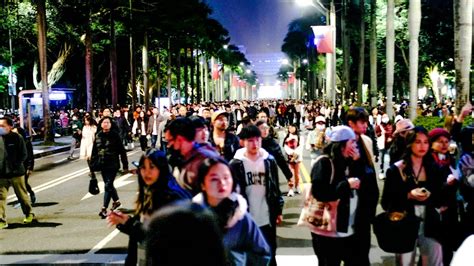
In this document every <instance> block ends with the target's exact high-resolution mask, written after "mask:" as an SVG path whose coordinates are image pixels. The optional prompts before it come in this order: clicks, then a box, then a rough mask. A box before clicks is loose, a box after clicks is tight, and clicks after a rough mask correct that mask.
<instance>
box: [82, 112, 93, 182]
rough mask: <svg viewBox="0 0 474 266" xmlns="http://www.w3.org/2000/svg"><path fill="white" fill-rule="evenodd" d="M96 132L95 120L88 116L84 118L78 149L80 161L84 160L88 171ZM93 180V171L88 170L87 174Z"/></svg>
mask: <svg viewBox="0 0 474 266" xmlns="http://www.w3.org/2000/svg"><path fill="white" fill-rule="evenodd" d="M96 132H97V125H96V122H95V120H94V119H93V118H92V117H91V116H90V115H88V114H86V115H85V116H84V126H83V127H82V134H81V135H82V137H81V146H80V148H79V155H80V158H81V159H86V161H87V166H88V167H89V169H90V160H91V156H92V148H93V146H94V140H95V134H96ZM89 175H90V176H91V177H92V178H95V173H94V171H92V170H90V174H89Z"/></svg>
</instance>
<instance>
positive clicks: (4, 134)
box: [0, 117, 35, 229]
mask: <svg viewBox="0 0 474 266" xmlns="http://www.w3.org/2000/svg"><path fill="white" fill-rule="evenodd" d="M12 128H13V120H12V119H11V118H10V117H2V118H0V173H2V174H1V175H0V229H4V228H7V227H8V223H7V217H6V214H5V207H6V203H7V196H8V189H9V188H10V186H12V187H13V189H14V191H15V195H16V196H17V198H18V201H19V202H20V205H21V210H22V211H23V214H24V215H25V219H23V223H25V224H29V223H32V222H33V220H34V219H35V215H34V214H33V212H32V211H33V208H32V207H31V203H30V200H29V198H28V192H27V190H26V185H25V176H24V175H25V172H26V170H25V166H24V162H25V160H26V159H27V157H28V154H27V151H26V145H25V142H24V140H23V138H22V137H21V136H20V135H19V134H17V133H15V132H13V131H12Z"/></svg>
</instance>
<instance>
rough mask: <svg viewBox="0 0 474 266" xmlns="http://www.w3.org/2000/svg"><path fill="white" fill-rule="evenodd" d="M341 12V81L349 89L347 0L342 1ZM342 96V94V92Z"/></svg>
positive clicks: (349, 57) (349, 46) (349, 56)
mask: <svg viewBox="0 0 474 266" xmlns="http://www.w3.org/2000/svg"><path fill="white" fill-rule="evenodd" d="M342 8H343V10H344V11H343V12H344V14H343V15H342V17H341V30H342V34H343V35H342V49H343V53H342V54H343V74H342V81H343V85H342V86H343V88H344V89H345V91H349V92H350V91H351V86H350V71H351V70H350V67H351V66H350V59H351V43H350V42H351V39H350V35H349V29H348V28H347V26H346V22H347V19H348V13H347V2H346V0H344V1H343V7H342ZM342 97H344V94H342Z"/></svg>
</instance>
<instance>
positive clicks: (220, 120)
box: [209, 111, 240, 161]
mask: <svg viewBox="0 0 474 266" xmlns="http://www.w3.org/2000/svg"><path fill="white" fill-rule="evenodd" d="M211 125H212V131H211V133H210V136H209V142H210V143H211V145H212V146H213V147H214V148H216V150H217V151H218V152H219V153H220V155H221V156H222V157H223V158H224V159H226V160H227V161H230V160H232V158H234V154H235V152H236V151H237V150H238V149H239V148H240V144H239V138H238V137H237V136H235V135H234V134H233V133H231V132H228V131H227V128H228V126H229V113H228V112H226V111H215V112H214V113H213V114H212V117H211Z"/></svg>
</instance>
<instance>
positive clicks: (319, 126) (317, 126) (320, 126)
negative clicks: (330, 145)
mask: <svg viewBox="0 0 474 266" xmlns="http://www.w3.org/2000/svg"><path fill="white" fill-rule="evenodd" d="M325 128H326V126H325V125H316V129H319V130H324V129H325Z"/></svg>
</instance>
